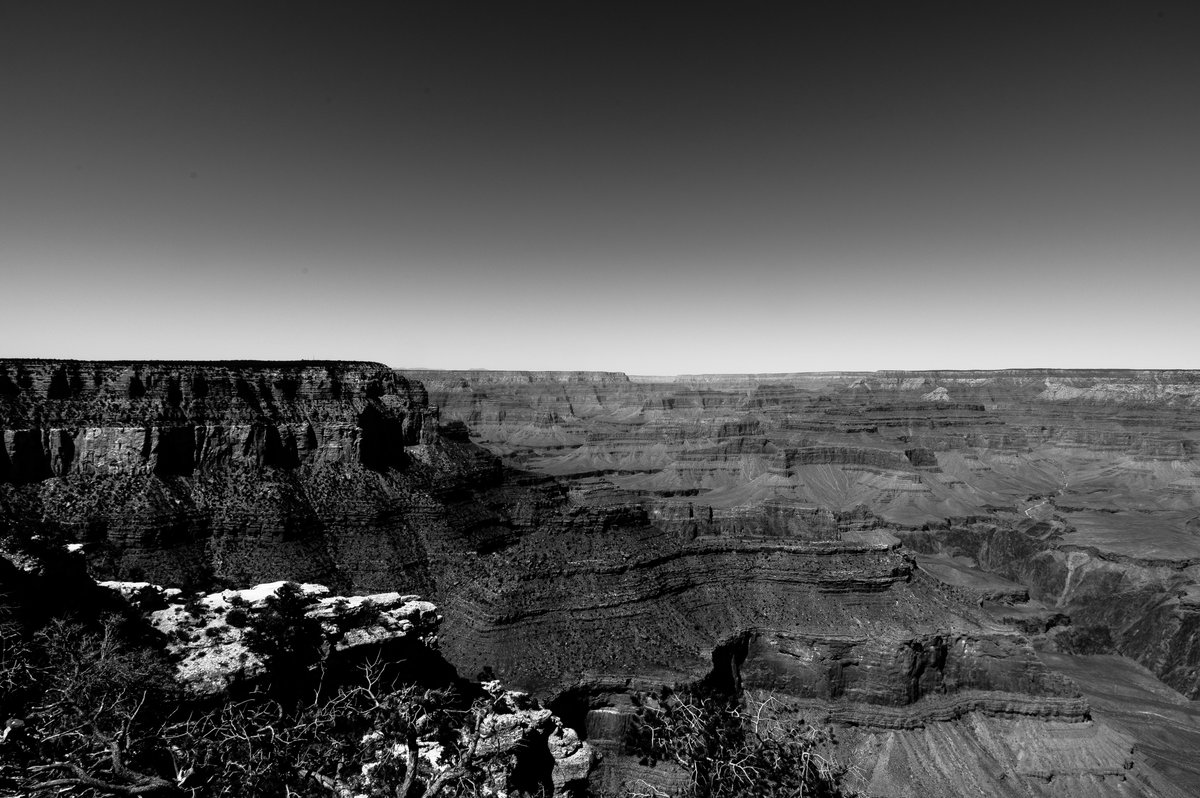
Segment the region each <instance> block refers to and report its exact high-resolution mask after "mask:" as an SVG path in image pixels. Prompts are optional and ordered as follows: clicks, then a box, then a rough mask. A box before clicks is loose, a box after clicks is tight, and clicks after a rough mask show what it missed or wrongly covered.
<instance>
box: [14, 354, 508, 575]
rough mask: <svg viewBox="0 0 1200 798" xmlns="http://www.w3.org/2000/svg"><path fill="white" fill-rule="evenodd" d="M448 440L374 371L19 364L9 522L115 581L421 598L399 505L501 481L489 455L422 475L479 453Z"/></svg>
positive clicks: (406, 385) (419, 566)
mask: <svg viewBox="0 0 1200 798" xmlns="http://www.w3.org/2000/svg"><path fill="white" fill-rule="evenodd" d="M437 422H438V419H437V411H436V409H434V408H431V407H430V406H429V404H428V398H427V396H426V395H425V392H424V390H423V388H422V387H421V386H420V384H419V383H413V382H409V381H407V380H405V379H403V378H401V377H397V376H396V375H394V374H393V373H392V372H390V371H389V370H387V369H385V368H383V367H381V366H378V365H374V364H369V363H317V364H307V363H306V364H300V363H297V364H286V363H272V364H256V363H244V364H243V363H142V364H139V363H87V362H49V361H9V362H5V363H2V364H0V424H2V426H3V429H4V432H3V446H2V447H0V484H2V486H3V492H2V493H0V501H3V509H4V512H3V517H4V519H5V521H6V522H7V523H8V525H9V526H10V527H12V528H20V529H21V530H22V531H23V532H24V533H26V534H29V533H32V532H39V531H40V532H43V533H46V534H50V533H53V534H57V535H61V536H64V537H65V538H66V539H69V540H76V541H78V542H81V543H83V544H85V546H86V553H87V556H88V559H89V561H90V562H91V563H92V565H93V567H94V568H96V569H98V570H99V572H101V573H102V574H103V575H105V576H109V577H112V578H121V579H125V578H132V579H142V578H144V579H149V580H150V581H155V582H162V583H165V584H180V583H184V584H188V583H190V584H197V585H202V584H208V583H219V584H229V585H239V586H240V585H244V584H248V583H251V582H253V581H256V580H258V581H261V578H266V579H284V578H288V579H300V580H308V581H318V580H323V581H324V582H326V583H330V584H334V585H337V586H339V587H346V586H358V587H361V588H363V589H370V588H371V587H372V586H377V585H379V584H394V583H395V582H397V581H400V582H403V583H404V584H405V586H406V587H409V588H414V590H413V592H417V591H416V588H427V587H429V586H430V577H429V573H428V563H427V562H426V561H425V559H424V557H423V555H422V552H421V551H420V550H419V548H416V547H414V546H413V536H412V535H410V534H407V533H406V531H405V530H404V528H403V523H402V522H400V523H398V522H397V519H396V507H397V501H396V496H395V494H396V493H397V492H404V491H406V490H410V491H414V492H415V493H417V494H420V496H425V495H426V494H427V492H428V491H429V490H431V489H435V488H436V487H437V485H436V484H435V483H438V482H445V481H446V480H450V481H451V482H453V481H454V480H456V479H460V478H461V479H465V480H466V481H468V482H483V483H486V481H487V480H488V479H491V478H493V474H492V472H493V471H494V463H492V462H491V461H490V459H489V458H488V457H487V456H486V455H483V454H482V453H476V454H475V456H471V455H469V454H468V455H466V456H464V457H460V458H457V460H456V466H455V469H449V470H447V469H438V468H430V467H428V466H426V465H424V463H423V462H422V460H428V459H430V458H432V457H436V456H437V455H438V452H441V451H444V450H448V449H455V448H462V447H467V446H469V445H468V444H463V443H460V442H456V441H454V440H451V439H444V438H443V437H442V436H441V435H440V434H439V431H438V423H437ZM460 472H461V473H460ZM423 491H424V492H423ZM415 500H417V501H420V500H421V498H420V497H418V498H417V499H415Z"/></svg>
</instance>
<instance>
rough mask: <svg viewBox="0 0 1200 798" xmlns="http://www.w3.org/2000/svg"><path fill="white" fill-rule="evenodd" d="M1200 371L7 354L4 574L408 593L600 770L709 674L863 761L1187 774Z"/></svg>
mask: <svg viewBox="0 0 1200 798" xmlns="http://www.w3.org/2000/svg"><path fill="white" fill-rule="evenodd" d="M1198 406H1200V372H1183V371H1179V372H1164V371H1157V372H1131V371H1062V370H1055V371H1050V370H1042V371H1038V370H1020V371H998V372H997V371H991V372H965V371H929V372H897V373H890V372H872V373H822V374H779V375H695V376H680V377H631V376H627V375H624V374H620V373H595V372H537V373H534V372H484V371H478V372H476V371H469V372H467V371H432V370H413V371H403V372H399V371H395V370H392V369H390V368H388V367H386V366H383V365H381V364H374V363H354V362H296V363H283V362H251V361H247V362H211V363H203V362H174V363H172V362H120V363H118V362H83V361H51V360H7V361H0V428H2V429H3V446H0V534H2V535H3V537H4V539H5V541H6V543H5V546H4V553H5V557H6V558H7V559H6V560H4V561H3V562H0V575H4V576H5V577H6V578H7V579H13V580H15V579H17V576H16V573H17V571H19V570H20V569H19V567H18V565H19V563H20V561H21V557H28V556H30V555H29V554H28V553H29V552H30V551H35V550H49V549H50V548H53V547H58V548H59V549H62V550H63V551H64V552H65V550H66V547H67V546H71V547H74V548H75V549H76V550H77V554H76V555H72V556H76V557H79V558H82V562H83V563H84V564H85V566H86V570H87V572H88V573H89V574H90V575H91V577H92V578H94V579H97V580H125V581H130V580H132V581H146V582H149V583H154V584H156V585H162V586H166V587H172V588H182V589H185V590H200V591H218V590H240V589H245V588H248V587H250V586H252V585H256V584H260V583H264V582H273V581H277V580H292V581H296V582H306V583H315V584H320V585H325V586H328V587H329V589H331V590H333V591H334V592H336V593H339V594H344V595H369V594H383V593H396V594H401V595H404V596H407V597H411V598H412V599H413V600H414V601H415V600H417V599H418V597H419V599H420V600H424V601H427V602H432V605H435V606H436V608H437V612H438V613H439V614H440V615H441V617H442V620H441V623H440V627H439V629H438V643H439V646H440V650H441V652H442V654H443V655H444V657H445V658H446V660H447V661H448V662H449V663H450V664H451V665H452V666H453V667H454V668H456V669H457V671H458V672H459V673H460V674H463V675H465V676H468V677H477V676H478V677H479V678H488V679H492V678H494V679H497V680H499V681H500V682H502V683H503V684H504V685H505V686H506V687H511V688H514V689H519V690H523V691H527V692H529V693H531V694H533V695H534V696H536V697H537V698H538V699H540V700H541V701H542V702H544V704H545V705H546V706H548V707H549V708H550V709H552V710H553V711H554V713H555V714H556V716H557V717H558V718H561V719H562V722H563V723H564V724H566V725H567V726H569V727H570V728H571V729H572V730H574V732H575V733H576V734H578V736H579V737H580V738H581V739H582V740H586V741H587V743H588V744H589V746H591V748H593V749H595V750H596V751H599V752H600V753H602V754H604V757H603V759H601V760H600V764H599V766H598V767H597V768H596V769H595V771H594V773H593V774H592V776H591V778H592V781H593V787H594V789H595V790H597V791H599V790H601V789H605V788H609V789H615V788H617V787H618V786H619V785H621V784H623V783H624V784H628V783H630V782H631V781H636V780H644V781H646V782H648V783H651V784H658V783H664V784H665V783H667V782H669V778H670V774H669V773H664V772H662V769H661V768H659V769H654V768H649V767H646V766H644V765H641V764H639V763H638V762H637V761H636V760H634V759H633V758H631V757H627V756H623V754H622V751H621V742H622V737H623V733H624V729H625V727H626V725H627V723H628V717H629V714H630V710H631V707H632V702H633V700H634V699H635V697H636V695H637V694H638V693H639V692H641V691H652V690H655V689H658V688H660V687H662V686H670V685H676V684H687V683H695V682H699V681H701V680H704V681H707V682H708V683H710V684H714V685H717V686H721V687H726V688H730V689H740V690H742V691H744V692H745V693H746V694H748V695H755V696H758V697H760V698H761V700H763V701H771V702H775V703H776V704H777V705H779V706H786V707H787V711H788V712H791V713H794V714H795V715H796V716H797V717H803V718H805V719H806V720H808V721H809V722H811V723H815V724H821V725H823V726H829V727H831V728H833V729H834V730H835V732H836V738H837V744H836V750H837V755H838V757H839V758H840V759H841V760H842V761H845V762H846V763H848V764H849V765H850V768H851V769H850V771H849V774H848V786H850V787H851V788H852V789H854V790H857V791H858V792H860V793H861V794H864V795H869V796H903V795H919V794H925V795H958V794H980V795H989V796H991V795H994V796H1035V795H1054V796H1063V795H1065V796H1072V795H1079V796H1092V795H1113V796H1118V795H1119V796H1126V795H1146V796H1159V795H1161V796H1186V795H1194V794H1196V793H1197V792H1200V767H1198V766H1197V765H1196V764H1195V763H1194V761H1193V759H1194V758H1193V757H1191V756H1189V754H1188V752H1189V751H1194V750H1195V745H1196V744H1197V742H1200V714H1198V713H1197V711H1196V709H1195V707H1196V704H1195V699H1196V698H1197V697H1198V696H1200V538H1198V534H1200V510H1198V509H1197V508H1198V507H1200V462H1198V461H1197V457H1196V453H1197V446H1198V442H1200V424H1198V423H1197V419H1198V416H1197V407H1198ZM56 550H57V549H56ZM46 556H50V555H46ZM63 556H64V557H65V556H66V554H64V555H63ZM6 563H7V564H6ZM14 563H16V564H14ZM81 567H83V566H81Z"/></svg>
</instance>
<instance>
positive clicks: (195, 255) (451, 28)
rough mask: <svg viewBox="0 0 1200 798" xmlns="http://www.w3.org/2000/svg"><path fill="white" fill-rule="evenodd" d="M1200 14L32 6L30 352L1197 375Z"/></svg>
mask: <svg viewBox="0 0 1200 798" xmlns="http://www.w3.org/2000/svg"><path fill="white" fill-rule="evenodd" d="M1192 5H1193V8H1188V6H1186V5H1183V4H1156V3H1152V2H1137V3H1133V2H1130V3H1102V2H1098V1H1097V2H1093V3H1090V4H1079V3H1069V4H1068V3H1047V2H1043V3H1010V2H972V3H961V2H953V3H940V4H939V3H912V2H905V1H904V0H893V1H892V2H887V3H884V2H880V3H861V2H820V3H805V2H800V3H793V4H783V3H779V4H758V3H733V2H730V3H726V4H712V5H699V4H686V5H685V4H678V5H676V4H668V3H614V2H604V3H600V2H596V3H588V4H584V3H574V2H555V3H546V4H542V5H532V4H528V3H505V2H493V3H482V2H479V3H454V2H449V3H445V2H398V3H371V4H368V3H354V2H332V0H331V1H330V2H301V1H299V0H289V2H260V1H258V0H255V1H254V2H244V1H242V0H239V2H214V1H213V0H207V1H206V2H192V3H185V2H162V0H153V2H136V3H135V2H126V1H125V0H106V1H105V2H103V3H101V2H94V1H92V2H79V3H58V2H52V1H47V0H39V1H38V2H17V1H16V0H12V1H10V0H0V356H25V357H76V358H139V359H150V358H189V359H191V358H195V359H210V358H235V357H236V358H306V357H312V358H347V359H350V358H353V359H369V360H378V361H382V362H385V363H389V364H391V365H394V366H397V367H432V368H477V367H478V368H496V369H506V368H511V369H607V370H623V371H627V372H630V373H635V374H647V373H657V374H674V373H694V372H749V371H760V372H761V371H810V370H832V369H847V370H863V369H887V368H913V369H921V368H1005V367H1046V366H1054V367H1144V368H1172V367H1174V368H1188V367H1190V368H1198V367H1200V313H1197V311H1196V305H1197V299H1198V297H1200V11H1198V10H1196V9H1195V8H1194V5H1195V4H1192ZM784 6H787V7H788V9H789V10H788V12H787V13H786V14H785V13H782V12H781V11H778V10H777V9H779V8H783V7H784ZM651 9H653V10H651Z"/></svg>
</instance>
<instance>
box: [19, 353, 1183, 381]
mask: <svg viewBox="0 0 1200 798" xmlns="http://www.w3.org/2000/svg"><path fill="white" fill-rule="evenodd" d="M6 362H29V363H38V362H50V363H98V364H99V363H103V364H111V365H153V364H167V365H175V364H178V365H212V366H217V365H226V364H246V365H256V364H260V363H261V364H270V365H290V366H303V365H328V364H348V363H365V364H372V365H379V366H383V367H384V368H387V369H389V370H391V371H396V372H425V371H433V372H461V373H467V372H488V373H511V374H537V373H545V374H620V375H624V376H625V377H628V378H630V379H635V378H640V377H676V378H678V377H786V376H804V375H833V374H844V375H857V374H863V375H868V374H889V373H895V374H901V373H904V374H928V373H981V374H986V373H1000V372H1013V371H1018V372H1077V373H1079V372H1100V373H1108V372H1131V373H1132V372H1147V371H1149V372H1188V373H1200V368H1178V367H1176V368H1172V367H1167V368H1160V367H1137V366H1134V367H1126V366H1113V367H1092V366H1088V367H1074V366H1012V367H999V368H961V367H951V368H947V367H934V368H877V369H853V368H841V369H789V370H783V371H687V372H676V373H669V372H637V371H630V370H627V369H587V368H484V367H479V368H441V367H438V366H407V365H401V366H397V365H393V364H389V363H387V362H385V361H380V360H372V359H369V358H347V357H341V358H337V357H334V358H268V357H245V356H242V357H230V358H175V357H165V358H156V357H132V358H131V357H118V358H109V357H105V358H79V357H53V356H50V357H32V356H7V355H0V364H2V363H6Z"/></svg>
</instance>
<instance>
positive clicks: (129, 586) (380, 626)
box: [102, 582, 442, 696]
mask: <svg viewBox="0 0 1200 798" xmlns="http://www.w3.org/2000/svg"><path fill="white" fill-rule="evenodd" d="M102 584H103V586H104V587H108V588H110V589H113V590H116V591H117V592H119V593H120V594H121V595H122V596H123V597H124V598H125V599H126V600H127V601H129V602H130V603H131V604H134V605H135V606H138V607H139V608H141V609H143V611H146V610H152V611H150V612H149V613H148V614H149V620H150V623H151V625H153V626H154V627H155V628H156V629H157V630H158V631H160V632H162V633H163V634H164V635H165V636H166V638H167V641H168V642H167V645H168V648H169V649H170V650H171V651H172V652H173V653H175V654H177V655H179V657H180V661H179V664H178V666H177V667H178V670H177V676H178V678H179V680H180V682H181V683H182V684H183V685H184V688H185V689H186V690H187V691H188V692H190V693H192V694H194V695H197V696H216V695H219V694H221V693H223V692H225V691H227V690H228V689H229V687H230V686H231V685H233V684H234V683H235V682H239V681H242V680H246V679H253V678H255V677H257V676H259V675H261V674H262V673H263V672H264V663H263V660H262V658H261V657H260V656H259V655H258V654H257V653H255V652H254V651H251V650H250V649H249V647H248V646H247V645H246V642H245V634H246V629H247V628H248V627H249V626H250V625H252V624H253V623H254V614H255V612H257V611H259V610H261V609H262V607H264V606H265V604H266V600H267V599H268V598H269V597H271V596H273V595H275V594H276V593H277V592H278V591H279V588H281V587H282V586H283V585H285V584H287V583H286V582H269V583H267V584H262V585H256V586H255V587H251V588H247V589H245V590H224V591H221V592H219V593H210V594H208V595H206V596H199V597H192V598H190V599H188V600H186V601H185V600H184V597H183V596H182V595H181V594H180V592H179V591H178V590H164V589H162V588H159V587H158V586H157V585H152V584H150V583H148V582H104V583H102ZM298 587H299V588H300V589H301V591H302V592H303V593H304V594H305V595H307V596H308V597H310V598H311V599H314V602H313V603H312V604H311V605H310V606H309V607H308V609H307V610H306V614H307V615H308V617H309V618H312V619H314V620H316V621H318V622H319V623H320V624H321V628H322V630H323V631H324V634H325V640H326V643H327V644H328V645H329V648H330V650H331V651H332V652H336V653H344V652H349V651H354V650H357V649H364V648H367V647H372V646H381V645H384V644H388V643H393V642H396V641H400V640H412V641H414V642H416V641H420V642H423V643H424V644H426V645H430V646H432V645H434V644H435V642H436V634H437V629H438V626H439V624H440V623H441V620H442V618H441V616H440V615H438V612H437V607H436V606H434V605H433V604H432V603H430V602H428V601H422V600H421V599H420V597H419V596H408V595H402V594H400V593H378V594H375V595H370V596H330V595H329V588H327V587H325V586H324V585H317V584H301V585H298ZM148 599H149V600H148ZM156 604H157V606H159V607H162V606H163V604H165V605H166V606H165V607H164V608H162V609H154V606H155V605H156Z"/></svg>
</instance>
